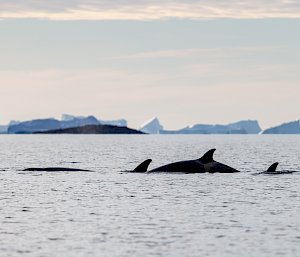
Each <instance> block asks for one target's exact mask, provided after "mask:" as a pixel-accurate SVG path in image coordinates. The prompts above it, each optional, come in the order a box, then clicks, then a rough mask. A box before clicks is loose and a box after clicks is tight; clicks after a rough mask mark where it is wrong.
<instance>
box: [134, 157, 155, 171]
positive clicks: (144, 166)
mask: <svg viewBox="0 0 300 257" xmlns="http://www.w3.org/2000/svg"><path fill="white" fill-rule="evenodd" d="M150 162H152V160H151V159H147V160H146V161H143V162H142V163H141V164H140V165H139V166H137V167H136V168H135V169H134V170H133V171H134V172H146V171H147V169H148V166H149V164H150Z"/></svg>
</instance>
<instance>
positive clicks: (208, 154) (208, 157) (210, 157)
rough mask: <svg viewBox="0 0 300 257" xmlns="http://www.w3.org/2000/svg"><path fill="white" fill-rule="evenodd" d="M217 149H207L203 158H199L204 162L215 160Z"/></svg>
mask: <svg viewBox="0 0 300 257" xmlns="http://www.w3.org/2000/svg"><path fill="white" fill-rule="evenodd" d="M215 151H216V149H214V148H213V149H210V150H209V151H207V152H206V153H205V154H204V155H203V156H202V157H201V158H199V159H198V160H199V161H201V162H202V163H203V164H206V163H209V162H213V161H214V158H213V157H214V156H213V155H214V152H215Z"/></svg>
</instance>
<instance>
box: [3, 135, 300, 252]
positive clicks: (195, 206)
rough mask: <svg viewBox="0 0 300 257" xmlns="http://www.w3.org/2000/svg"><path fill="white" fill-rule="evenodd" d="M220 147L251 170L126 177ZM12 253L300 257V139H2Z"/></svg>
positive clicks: (223, 157)
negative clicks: (146, 164) (270, 171)
mask: <svg viewBox="0 0 300 257" xmlns="http://www.w3.org/2000/svg"><path fill="white" fill-rule="evenodd" d="M211 148H216V149H217V150H216V152H215V154H214V158H215V160H217V161H220V162H222V163H225V164H227V165H230V166H232V167H234V168H236V169H238V170H240V171H241V172H240V173H234V174H208V173H204V174H167V173H149V174H137V173H130V172H126V171H128V170H132V169H134V168H135V167H136V166H137V165H138V164H139V163H141V162H142V161H144V160H145V159H148V158H151V159H152V160H153V162H152V163H151V164H150V168H154V167H157V166H159V165H162V164H166V163H169V162H175V161H180V160H187V159H196V158H199V157H201V156H202V155H203V154H204V153H205V152H206V151H207V150H209V149H211ZM274 162H279V166H278V170H286V171H299V172H294V173H292V174H280V175H263V174H262V175H257V176H254V175H253V174H254V173H258V172H262V171H265V170H266V169H267V168H268V167H269V166H270V165H271V164H272V163H274ZM30 167H69V168H80V169H88V170H92V171H94V172H84V171H78V172H45V171H22V170H23V169H25V168H30ZM0 256H3V257H9V256H30V257H61V256H63V257H68V256H70V257H76V256H82V257H89V256H97V257H98V256H100V257H101V256H105V257H106V256H108V257H110V256H112V257H115V256H116V257H135V256H136V257H142V256H145V257H147V256H167V257H183V256H184V257H196V256H197V257H198V256H208V257H227V256H228V257H232V256H238V257H250V256H253V257H276V256H291V257H292V256H300V137H299V136H291V135H1V136H0Z"/></svg>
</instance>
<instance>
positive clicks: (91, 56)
mask: <svg viewBox="0 0 300 257" xmlns="http://www.w3.org/2000/svg"><path fill="white" fill-rule="evenodd" d="M0 53H1V55H0V124H5V123H8V121H10V120H28V119H33V118H42V117H60V115H61V113H70V114H74V115H90V114H92V115H95V116H97V117H98V118H100V119H116V118H126V119H127V120H128V123H129V126H131V127H139V125H141V124H142V123H144V122H145V121H146V120H148V119H150V118H152V117H154V116H157V117H158V118H159V119H160V121H161V123H162V124H163V125H164V127H165V128H166V129H177V128H182V127H185V126H186V125H190V124H194V123H229V122H233V121H237V120H240V119H258V120H259V122H260V124H261V126H262V127H263V128H267V127H269V126H273V125H277V124H279V123H282V122H285V121H290V120H295V119H299V118H300V101H299V95H300V3H299V1H292V0H277V1H276V0H275V1H274V0H273V1H266V0H260V1H258V0H257V1H256V0H254V1H253V0H252V1H238V0H227V1H217V0H215V1H212V0H210V1H208V0H202V1H195V0H188V1H179V0H177V1H163V3H162V1H158V0H139V1H137V0H130V1H129V0H127V1H126V0H115V1H95V0H88V1H86V0H85V1H83V0H72V1H71V0H69V1H66V0H64V1H54V0H46V1H33V0H31V1H24V0H23V1H20V0H19V1H17V0H14V1H9V0H0Z"/></svg>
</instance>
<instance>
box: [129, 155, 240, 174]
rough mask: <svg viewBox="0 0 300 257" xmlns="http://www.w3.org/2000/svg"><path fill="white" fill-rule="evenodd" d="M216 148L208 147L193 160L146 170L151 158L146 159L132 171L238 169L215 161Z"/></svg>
mask: <svg viewBox="0 0 300 257" xmlns="http://www.w3.org/2000/svg"><path fill="white" fill-rule="evenodd" d="M215 151H216V149H210V150H209V151H207V152H206V153H205V154H204V155H203V156H202V157H200V158H198V159H194V160H185V161H178V162H173V163H169V164H166V165H163V166H160V167H157V168H155V169H152V170H148V167H149V165H150V163H151V162H152V159H147V160H145V161H143V162H142V163H141V164H139V165H138V166H137V167H136V168H135V169H134V170H133V171H132V172H137V173H146V172H147V173H154V172H173V173H205V172H209V173H235V172H239V171H238V170H236V169H234V168H231V167H229V166H227V165H225V164H223V163H220V162H216V161H215V160H214V159H213V154H214V152H215Z"/></svg>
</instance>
